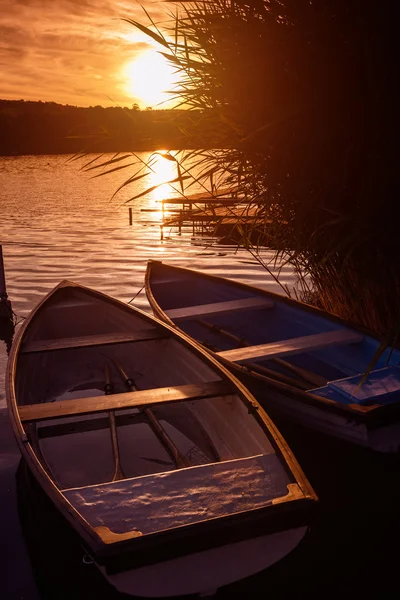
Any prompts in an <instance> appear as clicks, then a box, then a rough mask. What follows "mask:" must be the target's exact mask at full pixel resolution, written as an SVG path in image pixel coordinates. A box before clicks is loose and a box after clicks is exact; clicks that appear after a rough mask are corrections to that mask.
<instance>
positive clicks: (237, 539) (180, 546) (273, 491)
mask: <svg viewBox="0 0 400 600" xmlns="http://www.w3.org/2000/svg"><path fill="white" fill-rule="evenodd" d="M7 401H8V407H9V413H10V416H11V421H12V425H13V429H14V433H15V435H16V438H17V441H18V443H19V447H20V450H21V453H22V456H23V458H24V459H25V461H26V462H27V464H28V466H29V468H30V470H31V471H32V473H33V474H34V476H35V477H36V479H37V481H38V482H39V484H40V486H41V487H42V489H43V490H44V491H45V493H46V494H47V495H48V496H49V497H50V499H51V500H52V501H53V502H54V504H55V505H56V507H57V508H58V509H59V511H60V512H61V513H62V515H63V516H64V517H65V518H66V519H67V520H68V521H69V523H70V525H71V526H72V528H73V529H74V530H75V532H76V534H77V535H78V539H79V541H80V543H81V545H82V546H83V548H84V549H85V552H86V553H87V554H88V555H89V556H90V557H91V558H92V559H93V561H94V562H95V563H96V565H97V566H98V567H99V569H100V570H101V571H102V573H103V574H104V575H105V577H106V578H107V579H108V580H109V581H110V582H111V583H112V584H113V585H114V586H115V587H116V588H117V589H118V590H120V591H122V592H125V593H128V594H131V595H140V596H149V597H154V596H171V595H179V594H189V593H200V592H207V591H209V590H213V589H215V588H218V587H220V586H222V585H225V584H227V583H230V582H232V581H236V580H238V579H241V578H243V577H247V576H248V575H251V574H253V573H255V572H258V571H260V570H262V569H264V568H266V567H268V566H269V565H271V564H273V563H275V562H276V561H278V560H279V559H281V558H283V557H284V556H285V555H286V554H288V553H289V552H290V551H291V550H292V549H293V548H294V547H296V546H297V544H298V543H299V542H300V540H301V539H302V538H303V536H304V534H305V532H306V530H307V527H308V525H309V523H310V518H311V517H312V514H313V511H314V508H315V506H316V497H315V494H314V492H313V490H312V489H311V487H310V485H309V484H308V482H307V480H306V478H305V477H304V475H303V473H302V472H301V469H300V468H299V466H298V464H297V463H296V461H295V460H294V458H293V456H292V455H291V453H290V450H289V449H288V448H287V446H286V444H285V442H284V441H283V439H282V438H281V436H280V434H279V432H278V431H277V430H276V428H275V427H274V425H273V423H272V422H271V420H270V419H269V418H268V416H267V415H266V414H265V412H264V411H263V410H262V408H261V407H260V406H259V404H258V403H257V402H256V401H255V399H254V398H253V397H252V396H251V395H250V393H249V392H248V391H247V390H246V389H245V388H244V386H243V385H242V384H241V383H240V382H238V381H237V380H236V379H235V378H234V377H233V376H232V375H231V374H230V373H229V371H227V370H226V369H225V368H224V367H221V365H220V364H219V363H218V362H217V361H216V360H215V359H214V358H213V357H210V356H209V355H208V354H207V353H206V352H205V351H204V350H202V349H201V348H199V347H197V346H196V345H194V344H193V343H192V341H191V340H190V339H189V338H188V337H187V336H185V335H183V334H181V333H179V332H176V331H175V330H174V329H173V328H171V327H169V326H166V325H164V324H163V323H161V322H159V321H158V320H156V319H154V318H153V317H151V316H150V315H148V314H146V313H144V312H142V311H140V310H137V309H134V308H132V307H130V306H128V305H126V304H123V303H121V302H119V301H117V300H114V299H112V298H110V297H108V296H105V295H104V294H101V293H99V292H97V291H94V290H90V289H88V288H84V287H82V286H79V285H76V284H74V283H71V282H67V281H65V282H62V283H61V284H60V285H58V286H57V287H56V288H55V289H54V290H53V291H52V292H51V293H50V294H49V295H48V296H46V298H44V300H42V302H41V303H40V304H39V305H38V306H37V307H36V309H35V310H34V311H33V312H32V313H31V315H30V316H29V317H28V318H27V319H26V321H25V322H24V324H23V326H22V328H21V329H20V330H19V332H18V334H17V337H16V339H15V342H14V344H13V347H12V350H11V354H10V358H9V363H8V372H7Z"/></svg>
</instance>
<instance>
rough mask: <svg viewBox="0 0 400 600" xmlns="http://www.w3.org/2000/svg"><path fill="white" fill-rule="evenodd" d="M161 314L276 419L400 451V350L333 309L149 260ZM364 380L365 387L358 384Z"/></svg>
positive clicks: (152, 298) (153, 301)
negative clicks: (382, 348) (331, 311)
mask: <svg viewBox="0 0 400 600" xmlns="http://www.w3.org/2000/svg"><path fill="white" fill-rule="evenodd" d="M146 293H147V296H148V299H149V302H150V305H151V307H152V309H153V312H154V314H155V315H156V316H157V317H159V318H160V319H162V320H163V321H164V322H166V323H169V324H174V325H175V326H176V327H178V328H179V329H180V330H181V331H183V332H185V333H187V334H188V335H190V336H191V337H192V338H194V339H195V340H197V341H198V342H200V343H201V344H202V345H203V347H205V348H207V349H208V350H209V352H210V353H211V354H212V355H213V356H214V357H215V358H217V359H218V360H219V361H220V362H221V363H222V364H224V365H226V366H228V368H229V369H230V370H231V371H232V373H234V374H235V375H236V376H237V377H238V378H239V379H241V381H243V383H245V385H246V386H247V387H248V388H249V389H250V390H251V391H252V392H253V393H254V395H255V396H256V398H257V399H258V400H259V401H260V402H261V403H262V404H263V405H264V406H265V407H266V408H267V410H268V411H269V412H270V413H271V415H272V417H274V416H276V417H277V418H278V417H280V416H283V417H284V418H285V419H290V420H292V421H293V422H296V423H301V424H302V425H305V426H307V427H309V428H312V429H315V430H318V431H320V432H323V433H325V434H329V435H331V436H335V437H337V438H340V439H342V440H346V441H349V442H353V443H355V444H359V445H361V446H364V447H367V448H370V449H372V450H374V451H379V452H385V453H398V452H399V451H400V351H399V350H397V349H394V348H387V349H386V350H385V352H383V354H382V355H381V356H380V357H379V359H378V360H377V361H376V363H375V365H374V367H373V370H372V372H371V373H370V374H369V376H368V378H367V379H366V380H365V381H364V380H363V374H364V373H365V372H366V370H367V368H368V366H369V364H370V363H371V361H372V359H373V358H374V357H375V355H376V352H377V350H378V348H379V345H380V341H379V340H378V339H377V338H375V337H374V336H373V335H372V334H371V333H370V332H367V331H364V330H361V328H355V327H354V325H351V324H349V323H347V322H346V321H343V320H341V319H339V318H336V317H334V316H332V315H330V314H328V313H326V312H323V311H321V310H318V309H316V308H313V307H311V306H308V305H305V304H303V303H301V302H298V301H295V300H291V299H289V298H285V297H283V296H280V295H279V294H274V293H272V292H267V291H264V290H261V289H259V288H256V287H253V286H250V285H245V284H241V283H238V282H234V281H230V280H227V279H223V278H220V277H215V276H211V275H206V274H204V273H199V272H197V271H193V270H190V269H184V268H179V267H173V266H169V265H165V264H163V263H161V262H157V261H150V262H149V264H148V267H147V272H146ZM360 384H362V385H360Z"/></svg>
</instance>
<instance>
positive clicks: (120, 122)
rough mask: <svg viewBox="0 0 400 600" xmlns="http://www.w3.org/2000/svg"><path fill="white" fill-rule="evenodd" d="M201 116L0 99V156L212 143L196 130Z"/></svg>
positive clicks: (126, 149)
mask: <svg viewBox="0 0 400 600" xmlns="http://www.w3.org/2000/svg"><path fill="white" fill-rule="evenodd" d="M199 118H200V111H185V110H145V111H141V110H138V108H137V106H133V107H132V108H131V109H127V108H120V107H110V108H103V107H101V106H95V107H90V108H79V107H76V106H68V105H67V106H64V105H61V104H56V103H55V102H30V101H29V102H28V101H24V100H0V155H2V156H8V155H21V154H71V153H76V152H80V151H82V150H86V151H92V152H123V151H131V150H133V151H140V150H156V149H159V148H190V147H193V144H196V145H200V146H202V147H212V145H213V140H212V139H208V140H206V139H205V138H204V136H201V135H200V134H199V133H198V127H197V123H198V122H199Z"/></svg>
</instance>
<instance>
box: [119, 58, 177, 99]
mask: <svg viewBox="0 0 400 600" xmlns="http://www.w3.org/2000/svg"><path fill="white" fill-rule="evenodd" d="M123 74H124V76H125V77H126V79H127V81H126V88H127V90H128V91H129V93H130V94H132V96H133V97H134V98H137V100H138V102H139V103H140V104H143V105H144V106H152V107H154V106H156V105H157V104H160V103H161V102H162V103H166V102H168V101H170V100H171V96H170V94H168V93H166V92H168V91H170V90H171V89H172V88H173V87H174V85H175V83H176V78H177V76H176V74H175V72H174V69H173V68H172V67H171V66H170V65H169V64H168V62H167V60H166V59H165V58H164V57H163V56H161V54H159V53H158V52H155V51H148V52H144V53H143V54H141V55H140V56H139V58H137V59H136V60H134V61H132V62H129V63H127V64H126V65H125V67H124V69H123ZM164 107H165V106H163V108H164Z"/></svg>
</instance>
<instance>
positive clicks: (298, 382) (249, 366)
mask: <svg viewBox="0 0 400 600" xmlns="http://www.w3.org/2000/svg"><path fill="white" fill-rule="evenodd" d="M202 344H203V346H205V347H206V348H208V349H209V350H212V351H213V352H220V350H221V348H217V346H213V345H212V344H209V343H208V342H202ZM236 366H237V367H238V369H242V371H247V372H250V373H251V372H254V373H259V374H260V375H266V376H267V377H270V378H272V379H276V380H277V381H280V382H281V383H285V384H286V385H291V386H293V387H295V388H297V389H299V390H303V391H306V390H308V389H310V384H309V383H306V382H305V381H303V379H294V378H293V377H289V376H288V375H284V374H283V373H280V372H279V371H274V370H273V369H268V368H267V367H263V366H262V365H258V364H256V363H252V362H246V363H244V364H242V365H239V364H237V365H236Z"/></svg>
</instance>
